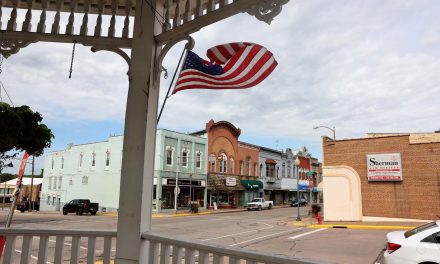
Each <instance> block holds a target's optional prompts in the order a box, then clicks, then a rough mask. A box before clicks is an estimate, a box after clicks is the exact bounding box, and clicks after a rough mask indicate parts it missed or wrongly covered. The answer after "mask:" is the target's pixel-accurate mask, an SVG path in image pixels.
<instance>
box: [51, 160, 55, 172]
mask: <svg viewBox="0 0 440 264" xmlns="http://www.w3.org/2000/svg"><path fill="white" fill-rule="evenodd" d="M53 165H54V160H53V158H52V166H51V169H52V170H53Z"/></svg>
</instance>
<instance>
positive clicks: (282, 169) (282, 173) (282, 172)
mask: <svg viewBox="0 0 440 264" xmlns="http://www.w3.org/2000/svg"><path fill="white" fill-rule="evenodd" d="M281 177H283V178H285V177H286V163H284V162H283V167H282V168H281Z"/></svg>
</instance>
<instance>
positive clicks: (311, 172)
mask: <svg viewBox="0 0 440 264" xmlns="http://www.w3.org/2000/svg"><path fill="white" fill-rule="evenodd" d="M308 174H309V175H314V174H316V172H314V171H309V172H308Z"/></svg>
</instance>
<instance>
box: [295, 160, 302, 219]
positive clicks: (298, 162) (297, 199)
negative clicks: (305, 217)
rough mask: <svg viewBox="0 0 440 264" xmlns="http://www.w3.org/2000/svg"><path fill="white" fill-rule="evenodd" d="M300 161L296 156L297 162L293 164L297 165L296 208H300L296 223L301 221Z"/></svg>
mask: <svg viewBox="0 0 440 264" xmlns="http://www.w3.org/2000/svg"><path fill="white" fill-rule="evenodd" d="M300 163H301V162H300V160H299V158H298V156H296V159H295V161H294V162H293V164H294V165H295V168H296V207H297V208H298V214H297V216H296V221H301V216H299V204H300V202H299V164H300Z"/></svg>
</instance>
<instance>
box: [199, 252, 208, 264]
mask: <svg viewBox="0 0 440 264" xmlns="http://www.w3.org/2000/svg"><path fill="white" fill-rule="evenodd" d="M199 264H209V252H206V251H201V250H199Z"/></svg>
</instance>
